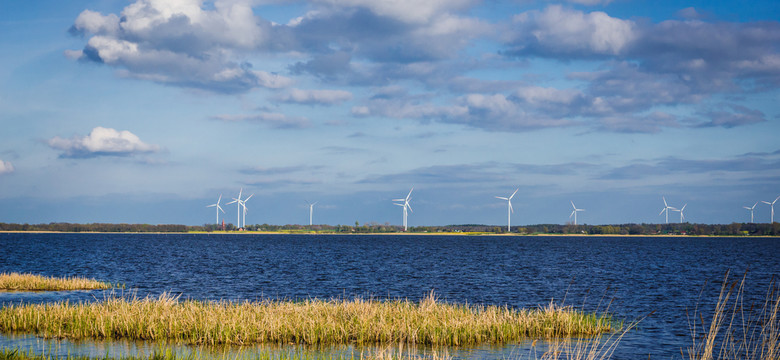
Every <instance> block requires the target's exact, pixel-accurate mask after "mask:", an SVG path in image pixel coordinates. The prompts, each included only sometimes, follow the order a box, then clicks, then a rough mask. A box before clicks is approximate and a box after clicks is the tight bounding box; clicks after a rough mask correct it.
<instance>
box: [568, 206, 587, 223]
mask: <svg viewBox="0 0 780 360" xmlns="http://www.w3.org/2000/svg"><path fill="white" fill-rule="evenodd" d="M571 207H572V208H574V211H572V212H571V215H569V219H571V217H572V216H574V225H577V212H578V211H585V209H577V207H576V206H574V201H571Z"/></svg>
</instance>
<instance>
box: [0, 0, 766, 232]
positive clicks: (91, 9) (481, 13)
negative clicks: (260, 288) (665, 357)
mask: <svg viewBox="0 0 780 360" xmlns="http://www.w3.org/2000/svg"><path fill="white" fill-rule="evenodd" d="M778 20H780V3H779V2H777V1H775V0H759V1H752V2H750V5H749V6H747V5H745V3H744V2H740V1H717V0H715V1H704V0H700V1H671V0H670V1H662V2H657V1H642V0H561V1H545V0H538V1H533V0H515V1H511V0H506V1H502V0H494V1H491V0H485V1H478V0H428V1H424V0H393V1H389V0H387V1H383V0H312V1H286V0H218V1H199V0H131V1H116V0H84V1H81V0H73V1H60V0H41V1H3V2H0V49H2V51H0V126H2V130H0V222H8V223H30V224H37V223H49V222H76V223H94V222H111V223H148V224H170V223H176V224H188V225H203V224H209V223H214V222H215V221H216V219H215V217H216V211H215V208H213V207H211V208H209V207H206V206H207V205H210V204H213V203H215V202H216V201H217V200H218V198H219V197H220V196H221V203H220V204H221V205H222V207H223V208H224V210H225V212H226V213H225V214H222V213H219V219H220V221H222V219H223V218H224V219H225V220H226V222H228V223H235V222H236V217H237V215H238V208H237V207H236V205H235V204H231V205H226V203H227V202H230V201H232V199H233V198H235V197H237V196H238V194H239V191H242V196H243V197H244V198H245V197H246V196H248V195H250V194H254V195H253V196H252V198H251V199H250V200H249V201H248V202H247V203H246V206H247V209H248V211H247V215H246V222H247V223H249V224H263V223H268V224H279V225H284V224H307V223H308V218H309V207H308V205H307V204H306V201H309V202H315V201H316V202H317V204H316V206H315V207H314V223H316V224H331V225H337V224H349V225H352V224H354V223H355V222H356V221H357V222H359V223H360V224H365V223H379V224H384V223H389V224H395V225H400V224H401V223H402V220H403V218H402V208H401V207H398V206H394V205H393V202H392V201H391V200H392V199H395V198H402V197H405V196H406V195H407V193H408V192H409V190H410V189H411V188H414V191H413V192H412V195H411V202H410V205H411V208H412V212H410V213H409V225H410V226H421V225H448V224H495V225H503V224H506V221H507V204H506V201H504V200H501V199H497V198H496V196H502V197H507V196H509V195H510V194H512V193H513V192H514V191H515V189H519V191H518V192H517V194H516V195H515V196H514V198H513V199H512V205H513V209H514V213H513V214H512V224H513V225H524V224H541V223H547V224H564V223H567V222H569V221H571V218H570V214H571V211H572V204H571V203H572V202H573V203H574V204H575V205H576V207H577V208H580V209H584V210H585V211H582V212H579V213H578V215H577V216H578V222H579V223H587V224H622V223H663V222H665V221H666V219H665V216H664V215H659V212H660V211H661V210H662V209H663V208H664V200H663V199H664V198H665V199H666V200H667V201H668V203H669V206H672V207H676V208H678V209H679V208H682V207H683V206H684V205H685V206H686V207H685V211H684V215H685V219H686V220H687V221H689V222H693V223H732V222H748V221H749V220H750V211H749V210H747V209H744V208H743V207H744V206H748V207H752V206H753V205H754V204H755V203H756V202H758V204H757V206H756V207H755V209H754V217H755V221H756V222H769V220H770V216H771V215H770V206H769V205H767V204H764V203H761V201H769V202H771V201H773V200H774V199H775V198H777V197H778V196H780V22H778ZM686 204H687V205H686ZM776 205H777V206H778V216H777V217H776V219H780V201H778V203H777V204H776ZM679 220H680V213H679V212H671V213H670V221H679Z"/></svg>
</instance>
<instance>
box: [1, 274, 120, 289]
mask: <svg viewBox="0 0 780 360" xmlns="http://www.w3.org/2000/svg"><path fill="white" fill-rule="evenodd" d="M111 287H112V285H111V284H109V283H107V282H101V281H97V280H95V279H86V278H80V277H63V278H55V277H45V276H41V275H35V274H19V273H0V290H11V291H61V290H94V289H110V288H111Z"/></svg>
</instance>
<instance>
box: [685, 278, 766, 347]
mask: <svg viewBox="0 0 780 360" xmlns="http://www.w3.org/2000/svg"><path fill="white" fill-rule="evenodd" d="M729 275H730V274H729V272H726V276H725V279H724V280H723V284H722V285H721V289H720V295H719V296H718V302H717V303H716V304H715V309H714V310H713V313H712V318H711V319H709V318H708V319H705V318H704V316H703V315H702V313H701V312H699V310H698V308H697V309H696V310H694V313H693V315H692V316H689V320H688V322H689V326H690V329H691V336H692V344H691V346H690V347H689V348H688V349H687V353H688V354H687V355H688V358H689V359H691V360H712V359H719V360H730V359H756V360H770V359H771V360H777V359H780V317H779V316H778V310H780V291H778V287H777V283H776V282H775V279H774V278H773V279H772V281H770V284H769V288H768V290H767V293H766V296H765V298H764V300H763V301H759V302H755V301H747V300H746V299H745V278H746V277H747V273H745V275H743V276H742V279H741V280H731V279H729ZM705 320H706V321H705ZM681 352H682V350H681Z"/></svg>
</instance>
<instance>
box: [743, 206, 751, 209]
mask: <svg viewBox="0 0 780 360" xmlns="http://www.w3.org/2000/svg"><path fill="white" fill-rule="evenodd" d="M743 208H745V209H748V210H753V208H749V207H747V206H743Z"/></svg>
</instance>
